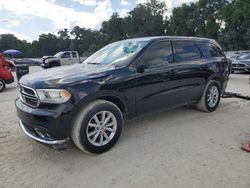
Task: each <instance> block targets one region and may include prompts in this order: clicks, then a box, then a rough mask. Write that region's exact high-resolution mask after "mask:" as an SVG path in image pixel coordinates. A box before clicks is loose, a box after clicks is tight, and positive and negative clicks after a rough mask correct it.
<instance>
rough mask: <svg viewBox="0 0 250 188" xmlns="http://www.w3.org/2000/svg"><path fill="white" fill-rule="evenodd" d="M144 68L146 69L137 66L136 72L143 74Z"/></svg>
mask: <svg viewBox="0 0 250 188" xmlns="http://www.w3.org/2000/svg"><path fill="white" fill-rule="evenodd" d="M146 68H147V67H146V66H145V65H138V66H137V67H136V72H138V73H144V71H145V69H146Z"/></svg>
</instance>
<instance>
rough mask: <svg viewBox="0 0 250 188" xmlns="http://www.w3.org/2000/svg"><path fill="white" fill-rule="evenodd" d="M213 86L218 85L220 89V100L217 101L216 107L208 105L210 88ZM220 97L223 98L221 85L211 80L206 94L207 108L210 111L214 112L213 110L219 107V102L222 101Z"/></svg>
mask: <svg viewBox="0 0 250 188" xmlns="http://www.w3.org/2000/svg"><path fill="white" fill-rule="evenodd" d="M213 86H216V87H217V89H218V91H219V97H218V101H217V103H216V105H215V106H214V107H210V106H209V105H208V97H207V96H208V93H209V90H210V88H211V87H213ZM220 98H221V89H220V85H219V84H218V83H217V82H215V81H214V82H211V83H210V84H209V85H208V87H207V90H206V95H205V105H206V108H207V110H208V111H209V112H213V111H215V110H216V109H217V107H218V106H219V103H220Z"/></svg>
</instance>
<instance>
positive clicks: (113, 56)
mask: <svg viewBox="0 0 250 188" xmlns="http://www.w3.org/2000/svg"><path fill="white" fill-rule="evenodd" d="M147 43H148V41H146V40H144V41H143V40H127V41H126V40H125V41H119V42H115V43H112V44H109V45H107V46H105V47H104V48H102V49H100V50H99V51H97V52H96V53H94V54H93V55H91V56H90V57H89V58H87V59H86V60H85V61H84V63H93V64H105V65H109V64H112V65H116V66H121V65H124V64H126V63H129V61H130V60H132V58H133V57H135V55H136V54H137V53H138V52H139V51H140V50H141V49H142V48H143V47H144V46H146V44H147Z"/></svg>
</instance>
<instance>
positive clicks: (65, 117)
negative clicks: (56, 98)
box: [15, 98, 74, 144]
mask: <svg viewBox="0 0 250 188" xmlns="http://www.w3.org/2000/svg"><path fill="white" fill-rule="evenodd" d="M15 105H16V111H17V115H18V117H19V119H20V122H19V124H20V127H21V128H22V130H23V132H24V133H25V134H26V135H27V136H29V137H31V138H32V139H34V140H36V141H38V142H41V143H44V144H61V143H64V142H66V140H68V138H69V137H70V130H71V124H72V122H73V119H74V118H73V116H72V115H71V110H72V108H73V107H72V105H71V104H67V103H65V104H61V105H59V106H56V107H51V108H33V107H29V106H27V105H25V104H24V103H23V102H22V101H21V100H20V98H17V99H16V101H15Z"/></svg>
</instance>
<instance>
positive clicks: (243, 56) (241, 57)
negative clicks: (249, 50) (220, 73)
mask: <svg viewBox="0 0 250 188" xmlns="http://www.w3.org/2000/svg"><path fill="white" fill-rule="evenodd" d="M238 59H250V54H244V55H241V56H239V57H238Z"/></svg>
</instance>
